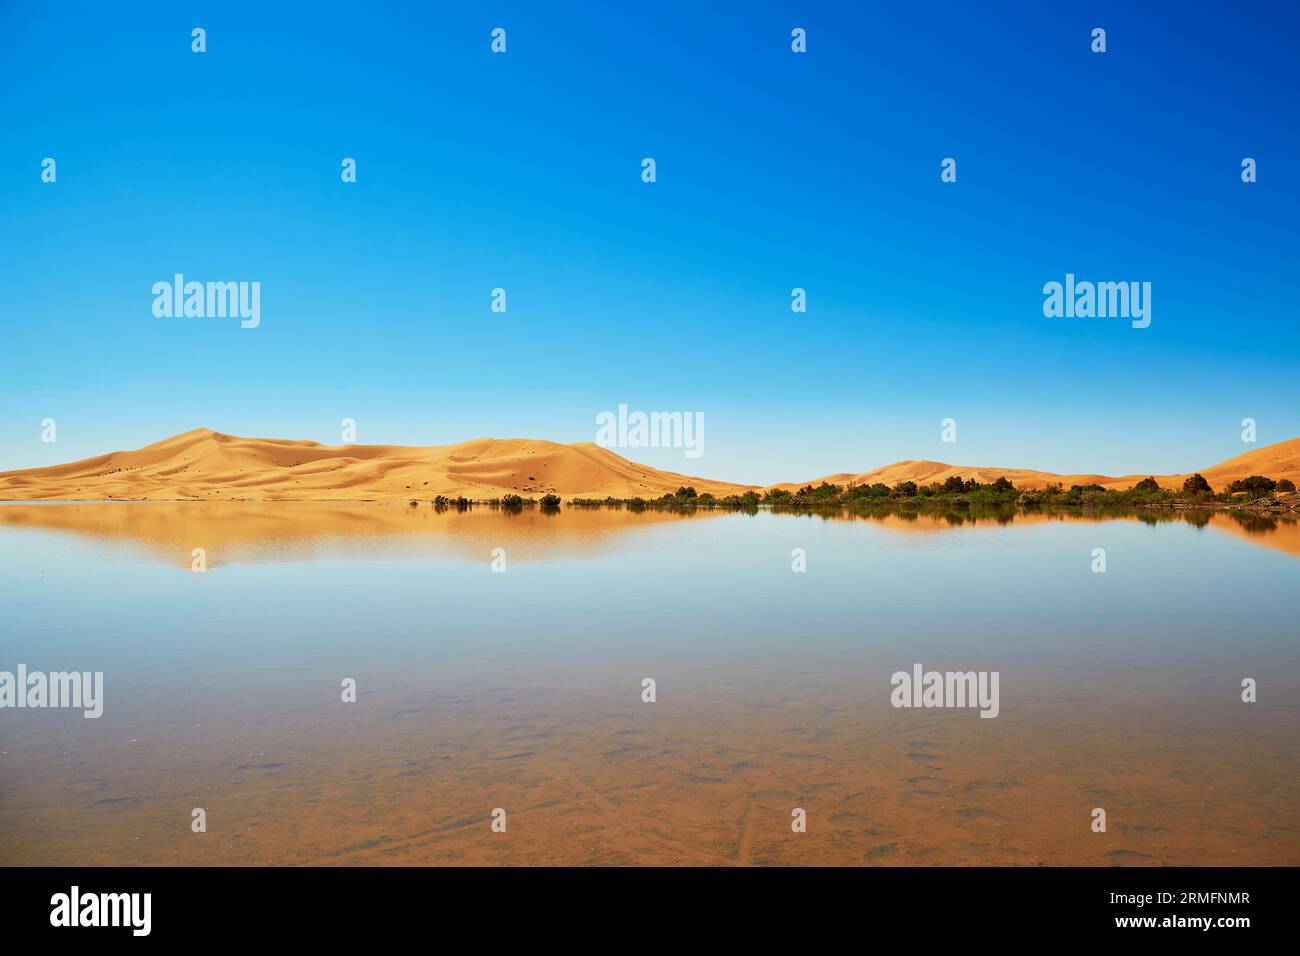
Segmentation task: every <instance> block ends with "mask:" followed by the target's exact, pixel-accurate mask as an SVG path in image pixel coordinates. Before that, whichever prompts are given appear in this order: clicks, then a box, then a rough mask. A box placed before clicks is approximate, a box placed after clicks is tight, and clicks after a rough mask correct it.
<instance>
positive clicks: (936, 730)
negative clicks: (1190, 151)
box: [0, 502, 1300, 865]
mask: <svg viewBox="0 0 1300 956" xmlns="http://www.w3.org/2000/svg"><path fill="white" fill-rule="evenodd" d="M1159 517H1160V519H1161V520H1149V521H1142V520H1138V519H1136V518H1134V517H1118V516H1116V517H1103V518H1097V517H1091V518H1083V517H1078V516H1075V517H1063V516H1042V515H1018V516H1015V517H1014V518H1013V519H1011V520H1009V521H1008V520H1003V521H997V520H992V519H987V520H977V521H973V522H972V521H970V520H962V519H960V518H955V517H947V518H945V517H936V516H925V515H919V516H918V515H910V516H907V515H881V516H876V517H871V518H862V517H856V518H830V517H820V516H809V515H789V514H772V513H769V512H760V513H758V514H755V515H749V514H738V513H723V512H705V511H701V512H698V513H696V514H693V515H681V514H673V513H666V512H654V511H646V512H641V513H631V512H628V511H622V510H606V509H602V510H583V509H575V508H565V509H564V510H563V511H562V512H560V513H559V514H553V515H552V514H543V513H541V512H539V511H536V510H525V511H523V512H521V513H518V514H508V513H502V512H500V511H495V510H490V509H486V508H475V509H474V510H472V511H470V512H466V513H460V512H456V511H454V510H452V511H443V512H435V511H434V509H433V508H431V507H430V506H429V504H428V503H427V502H422V503H421V504H420V505H419V506H418V507H416V508H411V507H409V506H407V505H406V504H405V503H402V504H391V505H390V504H351V505H350V504H292V503H272V504H254V503H230V504H197V503H196V504H180V503H178V504H165V503H141V504H127V503H101V504H65V503H59V504H53V503H52V504H3V505H0V609H2V610H0V670H7V671H15V670H16V668H17V665H19V664H25V665H26V667H27V668H28V670H29V671H38V670H39V671H65V670H77V671H102V672H103V674H104V713H103V716H102V717H100V718H98V719H85V718H84V717H83V716H82V713H81V711H80V710H55V709H21V710H16V709H0V863H3V864H20V865H40V864H89V865H102V864H180V865H213V864H259V863H267V864H410V865H436V864H571V863H572V864H696V865H698V864H779V865H788V864H830V865H934V864H1014V865H1059V864H1096V865H1109V864H1119V865H1162V864H1163V865H1185V864H1206V865H1210V864H1226V865H1252V864H1264V865H1283V864H1288V865H1295V864H1298V863H1300V750H1298V748H1297V728H1298V727H1300V640H1298V634H1300V588H1297V586H1296V585H1297V579H1298V572H1300V528H1298V526H1297V525H1296V524H1295V523H1294V522H1290V523H1288V522H1271V521H1260V520H1253V521H1246V522H1244V523H1243V522H1242V521H1239V520H1236V519H1234V518H1232V517H1231V516H1228V515H1223V514H1215V515H1213V516H1204V517H1202V518H1199V519H1197V520H1196V521H1195V522H1188V521H1185V520H1181V519H1180V518H1179V516H1175V515H1169V514H1167V515H1161V516H1159ZM196 548H202V549H203V550H204V553H205V557H206V568H207V570H206V571H205V572H204V573H194V571H193V570H192V562H193V561H194V557H193V555H194V549H196ZM1097 548H1101V549H1104V550H1105V557H1106V570H1105V572H1104V573H1095V572H1094V571H1093V567H1094V562H1095V560H1096V559H1095V557H1094V549H1097ZM495 549H500V550H499V551H496V550H495ZM795 549H802V552H803V554H804V560H805V561H806V570H805V571H803V572H802V573H796V572H794V571H792V563H793V562H795V561H796V557H795V555H794V552H795ZM494 553H495V558H496V563H497V565H498V566H501V561H502V560H504V571H494V570H493V562H494ZM915 664H921V665H922V666H923V667H924V668H925V669H926V670H931V669H933V670H938V671H977V672H978V671H987V672H992V671H996V672H998V674H999V714H998V716H997V717H996V718H995V719H981V718H980V717H979V713H978V711H977V710H975V709H971V708H933V709H928V708H895V707H893V706H891V699H890V698H891V691H892V689H893V688H892V687H891V675H893V674H894V673H895V672H896V671H911V670H912V668H913V666H914V665H915ZM345 678H351V679H353V680H355V682H356V688H357V692H356V701H355V702H347V703H345V702H344V701H343V700H342V699H341V697H342V690H341V682H342V681H343V680H344V679H345ZM646 678H651V679H653V680H654V681H655V695H656V699H655V701H654V702H653V703H648V702H645V701H643V699H642V692H643V691H642V682H643V680H644V679H646ZM1244 678H1254V679H1255V680H1256V681H1257V682H1258V700H1257V702H1255V703H1244V702H1243V701H1242V699H1241V694H1242V686H1241V685H1242V680H1243V679H1244ZM194 808H203V809H204V810H205V811H206V818H207V831H206V832H204V833H195V832H192V830H191V813H192V810H193V809H194ZM496 808H502V809H504V810H505V811H506V820H507V826H506V832H504V833H498V832H493V829H492V811H493V810H494V809H496ZM795 808H801V809H803V810H804V811H805V813H806V819H807V824H806V832H800V833H796V832H793V831H792V829H791V820H792V816H791V813H792V810H794V809H795ZM1095 808H1102V809H1104V810H1105V811H1106V819H1107V828H1106V832H1104V833H1099V832H1093V829H1092V823H1093V811H1094V809H1095Z"/></svg>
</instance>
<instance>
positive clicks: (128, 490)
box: [0, 428, 1300, 501]
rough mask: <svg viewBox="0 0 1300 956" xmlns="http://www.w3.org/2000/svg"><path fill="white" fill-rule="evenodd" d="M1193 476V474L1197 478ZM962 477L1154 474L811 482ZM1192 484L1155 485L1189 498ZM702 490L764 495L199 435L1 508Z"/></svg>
mask: <svg viewBox="0 0 1300 956" xmlns="http://www.w3.org/2000/svg"><path fill="white" fill-rule="evenodd" d="M1188 474H1190V473H1188ZM1201 474H1202V475H1204V476H1205V478H1206V479H1207V480H1208V481H1209V482H1210V484H1211V485H1212V486H1213V487H1214V488H1215V490H1216V491H1221V490H1223V489H1225V488H1226V487H1227V485H1228V484H1229V483H1230V482H1232V481H1234V480H1236V479H1239V478H1245V477H1246V476H1248V475H1266V476H1268V477H1270V478H1274V479H1282V478H1290V479H1291V480H1292V481H1300V438H1293V439H1291V440H1290V441H1284V442H1279V443H1278V444H1276V445H1268V446H1266V447H1264V448H1258V449H1256V450H1254V451H1250V452H1247V453H1245V454H1244V455H1239V456H1238V457H1236V458H1233V459H1231V460H1229V461H1225V462H1222V463H1221V464H1218V465H1212V466H1210V467H1207V468H1203V469H1201ZM952 475H956V476H958V477H961V478H963V479H969V478H975V479H977V480H979V481H981V482H988V481H993V480H994V479H996V478H998V477H1006V478H1007V479H1008V480H1010V481H1012V482H1014V483H1015V485H1016V487H1018V488H1030V489H1033V488H1042V487H1043V486H1044V485H1047V484H1049V483H1054V482H1059V483H1061V484H1063V485H1065V486H1066V487H1068V486H1070V485H1073V484H1080V485H1085V484H1096V485H1102V486H1103V487H1107V488H1128V487H1130V486H1131V485H1133V484H1134V483H1135V482H1137V481H1139V480H1140V479H1142V478H1144V477H1146V476H1145V475H1141V474H1135V475H1125V476H1123V477H1118V478H1116V477H1110V476H1107V475H1095V474H1081V475H1058V474H1054V473H1052V472H1046V471H1032V470H1029V469H1024V468H996V467H970V466H962V465H949V464H945V463H944V462H939V461H900V462H895V463H894V464H892V465H886V466H884V467H883V468H877V469H875V470H873V471H865V472H860V473H856V474H855V473H849V472H842V473H839V474H835V475H826V476H825V477H824V478H817V479H814V480H812V481H804V482H793V483H790V484H783V485H776V486H774V487H779V488H789V489H795V488H799V487H801V486H803V485H806V484H813V485H816V484H820V483H821V482H822V481H827V482H830V483H832V484H839V485H847V484H859V485H860V484H874V483H876V482H882V483H884V484H887V485H891V486H892V485H895V484H897V483H898V482H900V481H914V482H916V483H917V484H928V483H930V482H934V481H944V480H945V479H947V478H948V477H950V476H952ZM1187 476H1188V475H1187V474H1178V475H1156V476H1155V478H1156V480H1157V481H1159V482H1160V484H1161V485H1163V486H1165V487H1167V488H1175V489H1177V488H1181V487H1182V484H1183V481H1184V480H1185V479H1186V478H1187ZM682 485H692V486H694V487H695V489H696V490H697V491H699V492H701V493H703V492H706V491H708V492H712V493H713V494H715V495H727V494H736V493H741V492H744V491H747V490H750V489H751V488H755V487H757V486H751V485H739V484H733V483H730V482H721V481H711V480H709V479H707V478H696V477H690V476H687V475H680V474H677V473H675V472H670V471H660V470H658V469H655V468H650V467H648V466H646V465H639V464H637V463H635V462H632V461H628V460H627V459H626V458H623V457H621V456H620V455H616V454H615V453H614V452H612V451H610V450H609V449H606V448H601V447H599V446H597V445H594V444H591V443H590V442H582V443H579V444H573V445H561V444H557V443H556V442H549V441H537V440H533V439H525V438H511V439H497V438H479V439H475V440H473V441H467V442H463V443H461V444H459V445H438V446H432V447H407V446H403V445H338V446H335V445H321V444H318V443H317V442H313V441H290V440H285V439H274V438H238V437H236V436H234V435H223V434H221V433H220V432H214V431H212V430H210V429H207V428H198V429H195V430H194V431H189V432H185V433H184V434H183V435H176V436H174V437H172V438H167V439H164V440H163V441H160V442H155V443H154V444H152V445H148V446H146V447H144V448H141V449H138V450H136V451H118V452H111V453H109V454H107V455H98V456H96V457H94V458H86V459H83V460H81V461H74V462H70V463H69V464H66V465H54V466H51V467H48V468H29V469H25V470H21V471H7V472H0V500H9V501H36V500H46V499H50V500H67V499H74V500H84V501H96V500H200V501H222V500H236V499H240V500H255V501H279V500H300V501H326V500H336V501H344V500H348V501H383V500H396V499H418V500H428V499H430V498H432V497H434V496H435V495H446V496H448V497H457V496H462V495H463V496H464V497H466V498H473V499H485V498H498V497H501V496H502V495H506V494H519V495H522V496H524V497H529V496H532V497H540V496H541V495H544V494H548V493H550V494H557V495H560V496H561V497H563V498H574V497H587V498H603V497H605V496H607V495H613V496H614V497H617V498H628V497H636V496H639V497H644V498H657V497H659V496H660V495H663V494H665V493H671V492H674V491H676V490H677V489H678V488H679V487H681V486H682Z"/></svg>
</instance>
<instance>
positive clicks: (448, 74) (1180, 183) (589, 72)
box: [0, 2, 1300, 482]
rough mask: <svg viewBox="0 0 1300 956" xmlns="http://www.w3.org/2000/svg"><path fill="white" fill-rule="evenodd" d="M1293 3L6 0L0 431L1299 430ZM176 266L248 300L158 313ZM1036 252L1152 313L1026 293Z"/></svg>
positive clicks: (76, 441)
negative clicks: (794, 44)
mask: <svg viewBox="0 0 1300 956" xmlns="http://www.w3.org/2000/svg"><path fill="white" fill-rule="evenodd" d="M1067 7H1068V9H1067ZM1139 7H1140V9H1138V8H1139ZM466 8H471V9H466ZM195 26H203V27H205V28H206V29H207V31H208V52H207V53H205V54H203V55H196V54H194V53H191V52H190V30H191V29H192V28H193V27H195ZM497 26H501V27H504V28H506V29H507V30H508V38H509V52H508V53H507V54H505V55H504V56H496V55H493V54H491V53H490V52H489V48H488V44H489V32H490V30H491V29H492V28H493V27H497ZM795 26H802V27H805V28H806V29H807V31H808V37H809V40H808V42H809V52H808V53H807V54H806V55H803V56H798V55H795V54H793V53H791V52H790V49H789V33H790V30H791V28H793V27H795ZM1094 26H1103V27H1105V28H1106V29H1107V31H1108V46H1109V51H1108V52H1107V53H1106V54H1104V55H1096V54H1093V53H1091V52H1090V50H1089V33H1090V30H1091V29H1092V28H1093V27H1094ZM1298 45H1300V5H1295V4H1291V3H1258V4H1252V3H1234V4H1226V3H1224V4H1214V5H1208V4H1207V5H1203V4H1196V3H1177V4H1174V3H1167V4H1146V3H1144V4H1140V5H1139V4H1130V3H1110V4H1087V3H1080V4H1069V5H1066V4H1056V3H1050V4H1049V3H1023V4H1001V3H992V4H984V3H980V4H975V3H969V4H961V5H957V4H943V3H939V4H934V3H927V4H917V5H911V4H870V5H867V4H829V3H825V4H823V3H723V4H699V3H689V4H687V3H683V4H677V3H663V2H656V3H654V4H649V5H633V4H626V5H624V4H618V5H611V4H595V3H583V4H577V3H556V4H536V3H520V4H449V3H447V4H444V3H436V4H435V3H422V4H415V3H410V4H395V3H366V4H358V5H352V4H347V5H343V4H339V5H332V4H328V3H325V4H320V5H318V6H314V7H312V8H311V10H310V11H308V10H307V9H306V8H299V7H291V6H290V5H283V7H282V6H281V5H278V4H269V3H206V4H205V3H174V2H169V3H143V4H99V3H96V4H85V3H83V4H78V3H72V4H59V5H57V6H54V5H50V6H47V5H43V4H16V3H8V4H2V5H0V253H2V255H0V289H3V293H4V296H3V301H4V313H5V322H4V332H3V342H4V349H3V352H2V353H0V469H3V468H18V467H30V466H36V465H43V464H52V463H54V462H57V461H66V460H70V459H73V458H79V457H84V456H87V455H92V454H98V453H101V452H104V451H109V450H115V449H119V448H131V447H137V446H140V445H144V444H147V443H149V442H151V441H154V440H157V439H159V438H162V437H164V436H166V435H169V434H173V433H176V432H180V431H184V430H187V429H190V428H193V427H195V426H198V425H206V426H210V427H213V428H216V429H218V430H221V431H225V432H231V433H234V434H241V435H254V436H268V437H288V438H313V439H316V440H319V441H323V442H327V443H337V442H338V438H339V421H340V419H342V418H344V417H352V418H355V419H356V420H357V422H358V436H357V438H358V441H361V442H397V443H406V444H442V443H447V442H454V441H460V440H464V439H467V438H472V437H478V436H484V435H490V436H496V437H532V438H549V439H553V440H556V441H590V440H593V438H594V437H595V431H596V426H595V417H596V415H597V413H599V412H600V411H602V410H605V409H614V408H616V407H617V405H618V404H619V403H620V402H625V403H627V404H629V405H630V406H631V407H632V408H634V409H636V408H639V409H643V410H647V411H649V410H674V409H676V410H688V411H701V412H703V413H704V416H705V446H704V447H705V454H704V456H703V457H702V458H700V459H698V460H693V461H688V460H686V459H684V457H683V455H682V453H681V452H680V451H649V450H645V451H626V452H624V453H625V454H627V455H628V456H629V457H633V458H636V459H639V460H642V461H646V462H649V463H651V464H654V465H657V466H660V467H668V468H673V469H674V470H684V471H689V472H690V473H694V474H701V475H707V476H710V477H716V478H725V479H734V480H743V481H749V482H768V481H776V480H797V479H804V478H810V477H813V476H815V475H819V474H823V473H827V472H832V471H839V470H863V469H866V468H869V467H873V466H876V465H880V464H885V463H887V462H890V461H894V460H897V459H902V458H939V459H943V460H947V461H954V462H958V463H962V464H992V465H1008V466H1023V467H1036V468H1045V469H1052V470H1057V471H1063V472H1071V471H1092V470H1098V471H1103V472H1108V473H1112V474H1127V473H1132V472H1150V471H1154V472H1162V471H1167V472H1174V471H1183V470H1188V469H1192V468H1196V467H1204V466H1207V465H1210V464H1212V463H1214V462H1216V461H1219V460H1222V459H1225V458H1229V457H1232V456H1234V455H1237V454H1240V453H1242V452H1243V451H1247V450H1250V448H1251V447H1252V446H1247V445H1243V444H1242V442H1241V439H1240V427H1239V423H1240V421H1241V419H1242V418H1243V417H1246V416H1251V417H1254V418H1255V419H1257V420H1258V422H1259V442H1260V444H1261V445H1263V444H1266V443H1270V442H1273V441H1278V440H1282V439H1285V438H1291V437H1295V436H1297V435H1300V402H1298V401H1297V399H1298V398H1300V375H1298V374H1297V358H1300V344H1298V340H1297V336H1296V332H1297V326H1298V324H1300V323H1298V322H1297V302H1296V290H1297V281H1296V280H1297V265H1296V263H1297V252H1298V249H1297V245H1298V244H1300V240H1298V239H1297V229H1296V224H1297V223H1298V222H1300V201H1298V199H1297V196H1298V190H1300V182H1298V180H1297V177H1296V175H1295V173H1294V170H1293V169H1292V165H1293V163H1294V162H1295V159H1296V157H1297V156H1298V155H1300V124H1298V123H1297V110H1296V96H1297V90H1298V89H1300V67H1297V62H1298V58H1297V57H1296V55H1295V54H1296V49H1297V46H1298ZM46 156H51V157H54V158H55V159H56V160H57V162H58V173H59V176H58V182H57V183H56V184H54V185H48V184H43V183H42V182H41V181H40V163H41V160H42V158H43V157H46ZM344 156H351V157H355V158H356V160H357V162H358V174H359V175H358V179H359V181H358V182H357V183H356V184H355V185H344V184H343V183H341V182H340V180H339V162H340V160H341V158H342V157H344ZM644 156H653V157H655V159H656V160H657V162H658V173H659V181H658V182H657V183H655V184H653V185H645V184H643V183H642V182H641V181H640V161H641V159H642V157H644ZM945 156H952V157H955V158H956V159H957V161H958V182H957V183H956V184H955V185H945V184H942V183H941V182H940V180H939V164H940V160H941V159H942V158H943V157H945ZM1244 156H1251V157H1254V158H1255V159H1257V160H1258V163H1259V182H1258V183H1256V184H1253V185H1244V184H1243V183H1242V182H1241V181H1240V163H1241V159H1242V157H1244ZM175 272H184V273H185V274H186V276H187V278H191V279H198V280H208V279H212V280H233V279H244V280H257V281H260V282H261V283H262V323H261V327H260V328H257V329H253V330H242V329H240V328H239V327H238V323H237V322H236V321H232V320H221V319H157V318H154V317H153V315H152V312H151V306H152V301H153V299H152V295H151V293H150V287H151V286H152V284H153V283H154V282H155V281H158V280H164V279H170V277H171V276H172V274H173V273H175ZM1066 272H1074V273H1076V274H1077V275H1078V276H1079V277H1080V278H1091V279H1098V280H1108V279H1113V280H1124V279H1131V280H1145V281H1150V282H1151V283H1152V286H1153V293H1152V299H1153V321H1152V324H1151V327H1150V328H1149V329H1145V330H1134V329H1132V328H1130V327H1129V324H1128V323H1127V322H1124V321H1119V320H1112V321H1102V320H1091V321H1089V320H1063V319H1047V318H1044V317H1043V314H1042V292H1041V289H1042V286H1043V283H1044V282H1047V281H1049V280H1053V279H1056V280H1060V279H1062V278H1063V276H1064V274H1065V273H1066ZM495 286H503V287H505V288H506V289H507V290H508V296H509V311H508V312H507V313H506V314H504V315H500V314H495V313H492V312H491V311H490V310H489V292H490V290H491V289H492V288H493V287H495ZM795 286H802V287H804V288H806V289H807V290H808V296H809V311H808V313H807V314H806V315H795V314H793V313H791V311H790V308H789V302H790V290H791V288H793V287H795ZM46 417H51V418H54V419H56V420H57V422H58V429H59V431H58V437H59V440H58V442H57V443H56V444H54V445H46V444H42V443H41V442H40V422H41V419H43V418H46ZM945 417H952V418H955V419H956V420H957V423H958V439H959V440H958V442H957V444H955V445H950V444H943V443H941V442H940V440H939V438H940V428H939V423H940V420H941V419H943V418H945Z"/></svg>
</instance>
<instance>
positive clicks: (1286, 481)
mask: <svg viewBox="0 0 1300 956" xmlns="http://www.w3.org/2000/svg"><path fill="white" fill-rule="evenodd" d="M1277 490H1278V491H1286V492H1292V491H1295V482H1294V481H1292V480H1291V479H1290V478H1283V479H1282V480H1281V481H1279V482H1278V483H1277Z"/></svg>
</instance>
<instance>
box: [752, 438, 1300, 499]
mask: <svg viewBox="0 0 1300 956" xmlns="http://www.w3.org/2000/svg"><path fill="white" fill-rule="evenodd" d="M1200 473H1201V475H1202V476H1203V477H1204V478H1205V480H1206V481H1208V482H1209V483H1210V486H1211V487H1212V488H1214V490H1215V491H1223V490H1225V489H1226V488H1227V487H1228V485H1229V484H1231V483H1232V482H1234V481H1236V480H1238V479H1239V478H1246V477H1249V476H1250V475H1264V476H1265V477H1268V478H1272V479H1274V480H1276V481H1280V480H1281V479H1283V478H1290V479H1291V480H1292V481H1294V482H1297V483H1300V438H1292V439H1290V440H1288V441H1283V442H1278V443H1277V444H1276V445H1267V446H1265V447H1263V448H1257V449H1255V450H1254V451H1248V452H1246V453H1245V454H1244V455H1238V456H1237V457H1236V458H1232V459H1229V460H1228V461H1225V462H1221V463H1219V464H1217V465H1211V466H1209V467H1208V468H1202V469H1200ZM1149 474H1151V473H1150V472H1143V473H1142V474H1136V475H1123V476H1121V477H1118V478H1115V477H1112V476H1110V475H1094V474H1084V475H1058V474H1055V473H1054V472H1050V471H1033V470H1031V469H1027V468H996V467H973V466H970V465H948V464H945V463H944V462H941V461H897V462H894V464H892V465H885V466H884V467H883V468H876V469H875V470H873V471H864V472H860V473H858V474H852V473H849V472H840V473H839V474H834V475H826V476H824V477H822V478H815V479H813V480H812V481H800V482H794V483H791V484H781V485H775V486H774V487H777V488H785V489H788V490H790V491H794V490H795V489H798V488H802V487H803V486H804V485H819V484H821V483H822V482H823V481H825V482H827V483H829V484H832V485H848V484H854V485H864V484H865V485H872V484H875V483H877V482H880V483H882V484H886V485H890V486H891V487H892V486H893V485H896V484H898V483H899V482H900V481H914V482H916V483H917V484H918V485H928V484H930V483H931V482H935V481H940V482H942V481H945V480H947V479H948V478H950V477H952V476H953V475H956V476H957V477H959V478H962V479H963V480H965V479H970V478H974V479H975V480H976V481H979V482H990V481H996V480H997V479H998V478H1000V477H1005V478H1006V479H1007V480H1008V481H1010V482H1012V483H1013V484H1014V485H1015V486H1016V487H1017V488H1027V489H1031V490H1037V489H1041V488H1043V487H1044V486H1046V485H1049V484H1053V483H1060V484H1062V485H1064V486H1065V487H1067V488H1068V487H1070V485H1101V486H1102V487H1103V488H1116V489H1124V488H1131V487H1132V486H1133V485H1134V484H1136V483H1137V482H1139V481H1141V480H1142V479H1143V478H1146V477H1147V476H1148V475H1149ZM1192 474H1193V472H1190V471H1189V472H1186V473H1184V474H1178V475H1153V476H1152V477H1154V478H1155V479H1156V481H1157V482H1159V483H1160V485H1161V487H1163V488H1171V489H1174V490H1176V491H1177V490H1181V489H1182V487H1183V482H1184V481H1186V480H1187V479H1188V478H1189V477H1191V475H1192Z"/></svg>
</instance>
